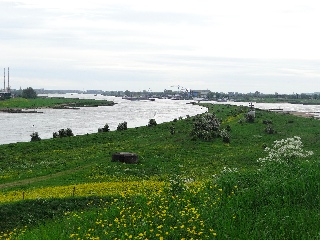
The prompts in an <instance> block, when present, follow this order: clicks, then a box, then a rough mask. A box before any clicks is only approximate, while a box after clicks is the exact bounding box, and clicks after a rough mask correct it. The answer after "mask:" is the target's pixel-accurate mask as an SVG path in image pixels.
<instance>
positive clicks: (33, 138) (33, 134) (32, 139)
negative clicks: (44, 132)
mask: <svg viewBox="0 0 320 240" xmlns="http://www.w3.org/2000/svg"><path fill="white" fill-rule="evenodd" d="M30 137H31V142H36V141H40V140H41V138H40V137H39V134H38V133H37V132H34V133H32V134H31V135H30Z"/></svg>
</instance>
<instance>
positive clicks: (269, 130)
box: [264, 124, 276, 134]
mask: <svg viewBox="0 0 320 240" xmlns="http://www.w3.org/2000/svg"><path fill="white" fill-rule="evenodd" d="M264 131H265V132H266V133H268V134H273V133H275V132H276V131H275V130H274V129H273V128H272V126H271V125H270V124H268V125H267V127H266V128H265V129H264Z"/></svg>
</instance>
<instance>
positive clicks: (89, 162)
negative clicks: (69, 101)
mask: <svg viewBox="0 0 320 240" xmlns="http://www.w3.org/2000/svg"><path fill="white" fill-rule="evenodd" d="M206 106H207V107H208V108H209V112H215V113H216V116H217V117H218V118H219V119H221V120H222V124H221V128H225V129H229V130H230V135H231V138H230V139H231V141H230V143H224V142H223V141H222V139H221V138H216V139H214V140H212V141H201V140H192V138H191V136H190V133H191V131H192V128H193V124H194V121H193V119H194V118H187V119H183V120H177V121H175V122H171V123H163V124H159V125H157V126H154V127H147V126H146V127H139V128H134V129H128V130H125V131H114V132H106V133H97V134H90V135H84V136H76V137H69V138H61V139H60V138H56V139H48V140H41V141H39V142H30V143H17V144H7V145H1V146H0V153H1V154H0V169H1V175H0V191H1V193H0V223H1V224H0V232H2V233H1V234H0V235H1V237H2V238H6V237H10V238H13V239H15V238H16V239H57V238H58V239H69V238H71V239H78V238H80V239H130V238H132V239H184V238H185V239H191V238H193V239H213V238H217V239H317V238H318V237H319V235H320V227H319V224H318V223H319V222H320V213H319V211H318V209H319V207H320V168H319V167H320V166H319V165H320V163H319V149H320V130H319V129H320V121H319V120H315V119H309V118H308V119H307V118H302V117H297V116H293V115H289V114H279V113H272V112H267V111H262V110H257V111H256V119H255V121H254V122H253V123H249V122H246V121H245V119H244V114H245V113H246V112H247V111H248V108H246V107H236V106H229V105H210V104H209V105H206ZM266 123H268V124H269V125H266ZM173 127H174V130H175V133H174V134H172V133H173V132H172V129H173ZM270 127H271V128H272V129H273V130H274V132H273V133H272V134H270V131H269V133H268V131H267V132H266V128H270ZM294 136H299V137H301V141H302V142H303V144H304V146H303V147H302V146H298V148H299V149H304V150H306V151H313V155H308V156H307V154H306V155H303V154H302V153H301V154H300V153H299V154H300V155H290V154H288V156H289V158H288V159H289V160H288V162H281V161H270V163H268V162H261V161H260V162H258V159H259V158H265V157H267V156H268V152H266V151H265V147H270V148H271V149H272V147H273V143H274V141H276V140H281V139H287V138H293V137H294ZM123 151H125V152H135V153H137V154H138V155H139V164H132V165H129V164H122V163H117V162H111V156H112V154H113V153H115V152H123ZM288 151H290V149H289V150H288ZM285 158H287V157H285ZM1 237H0V238H1Z"/></svg>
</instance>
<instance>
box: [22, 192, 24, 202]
mask: <svg viewBox="0 0 320 240" xmlns="http://www.w3.org/2000/svg"><path fill="white" fill-rule="evenodd" d="M22 200H24V192H22Z"/></svg>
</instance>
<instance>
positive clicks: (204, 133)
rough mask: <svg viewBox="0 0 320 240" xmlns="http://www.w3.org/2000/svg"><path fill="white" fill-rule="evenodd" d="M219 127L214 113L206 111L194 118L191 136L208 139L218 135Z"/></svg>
mask: <svg viewBox="0 0 320 240" xmlns="http://www.w3.org/2000/svg"><path fill="white" fill-rule="evenodd" d="M219 127H220V121H219V120H218V119H217V118H216V116H215V114H211V113H206V114H203V115H200V116H197V117H196V118H195V121H194V124H193V129H192V131H191V136H192V138H193V139H197V138H198V139H202V140H205V141H208V140H211V139H213V138H215V137H217V136H218V135H219V134H218V130H219Z"/></svg>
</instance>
